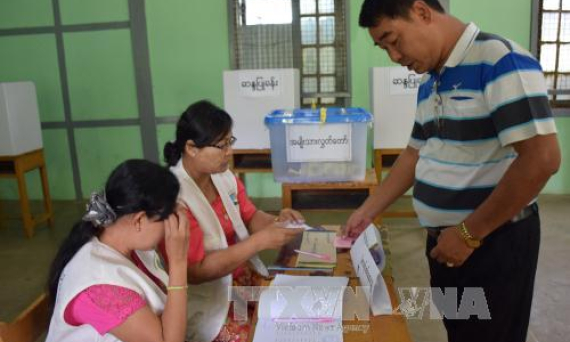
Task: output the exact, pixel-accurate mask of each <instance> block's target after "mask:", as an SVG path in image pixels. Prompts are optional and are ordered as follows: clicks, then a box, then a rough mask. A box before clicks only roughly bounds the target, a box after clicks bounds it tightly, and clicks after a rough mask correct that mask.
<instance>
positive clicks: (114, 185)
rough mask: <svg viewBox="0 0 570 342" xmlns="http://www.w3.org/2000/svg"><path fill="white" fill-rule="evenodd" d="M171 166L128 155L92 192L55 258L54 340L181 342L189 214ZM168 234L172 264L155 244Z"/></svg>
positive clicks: (52, 289) (52, 276)
mask: <svg viewBox="0 0 570 342" xmlns="http://www.w3.org/2000/svg"><path fill="white" fill-rule="evenodd" d="M179 188H180V187H179V183H178V181H177V180H176V178H175V177H174V176H173V175H172V174H171V173H170V172H169V171H168V170H166V169H165V168H163V167H161V166H159V165H156V164H154V163H151V162H148V161H145V160H128V161H126V162H123V163H122V164H120V165H119V166H118V167H117V168H116V169H115V170H114V171H113V172H112V173H111V175H110V176H109V179H108V181H107V183H106V186H105V191H104V193H103V194H93V195H92V196H91V200H90V202H89V204H88V208H87V213H86V214H85V216H84V217H83V220H82V221H80V222H79V223H77V224H76V225H75V226H74V227H73V230H72V231H71V232H70V234H69V235H68V236H67V238H66V239H65V241H64V242H63V244H62V246H61V247H60V249H59V251H58V253H57V256H56V258H55V260H54V261H53V264H52V267H51V271H50V275H49V281H48V287H49V300H50V308H51V310H52V312H53V315H52V319H51V323H50V328H49V332H48V337H47V341H48V342H51V341H58V342H67V341H103V340H104V341H137V342H146V341H148V342H151V341H152V342H159V341H168V342H182V341H184V339H185V326H186V324H185V323H186V312H187V307H186V301H187V292H186V288H187V285H186V284H187V281H186V278H187V261H186V260H187V253H188V221H187V218H186V216H185V212H184V211H183V210H180V209H179V210H178V211H177V213H175V206H176V198H177V196H178V192H179ZM161 240H164V241H165V252H166V255H168V257H169V260H170V267H169V272H168V274H166V272H165V271H164V269H161V267H160V265H159V263H158V261H159V259H158V254H156V252H154V248H155V247H156V246H157V245H158V243H159V242H160V241H161Z"/></svg>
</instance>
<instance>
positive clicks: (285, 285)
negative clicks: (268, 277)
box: [253, 274, 348, 342]
mask: <svg viewBox="0 0 570 342" xmlns="http://www.w3.org/2000/svg"><path fill="white" fill-rule="evenodd" d="M347 285H348V278H346V277H318V276H288V275H282V274H279V275H277V276H276V277H275V280H274V281H273V282H272V284H271V286H270V287H269V288H268V289H267V290H265V291H264V292H263V293H262V294H261V297H260V300H259V305H258V320H257V325H256V327H255V334H254V338H253V341H254V342H270V341H279V342H286V341H304V342H342V340H343V338H342V332H343V330H342V300H343V295H344V292H345V288H346V286H347ZM284 293H285V295H284ZM287 298H288V299H289V300H291V299H293V300H295V302H294V303H288V302H287ZM288 305H289V307H288ZM319 320H322V321H319Z"/></svg>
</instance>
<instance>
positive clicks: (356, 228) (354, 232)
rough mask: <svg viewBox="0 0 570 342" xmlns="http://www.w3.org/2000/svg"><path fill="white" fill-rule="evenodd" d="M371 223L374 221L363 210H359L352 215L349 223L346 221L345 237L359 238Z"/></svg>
mask: <svg viewBox="0 0 570 342" xmlns="http://www.w3.org/2000/svg"><path fill="white" fill-rule="evenodd" d="M371 223H372V220H371V219H370V218H368V216H367V215H365V214H364V212H363V211H362V210H361V208H358V209H357V210H356V211H355V212H353V213H352V215H350V217H349V218H348V221H346V226H345V227H344V230H343V235H344V236H348V237H351V238H357V237H358V236H359V235H360V233H362V232H363V231H364V230H365V229H366V227H368V226H369V225H370V224H371Z"/></svg>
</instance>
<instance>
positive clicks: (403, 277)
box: [0, 196, 570, 342]
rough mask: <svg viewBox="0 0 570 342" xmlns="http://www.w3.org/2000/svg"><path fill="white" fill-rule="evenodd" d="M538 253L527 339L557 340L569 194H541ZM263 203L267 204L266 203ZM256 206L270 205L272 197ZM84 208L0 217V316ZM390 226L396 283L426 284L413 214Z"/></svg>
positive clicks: (564, 310) (427, 341)
mask: <svg viewBox="0 0 570 342" xmlns="http://www.w3.org/2000/svg"><path fill="white" fill-rule="evenodd" d="M539 202H540V205H541V216H542V221H543V230H542V242H541V254H540V260H539V267H538V273H537V281H536V288H535V297H534V305H533V311H532V317H531V324H530V331H529V336H528V341H529V342H538V341H540V342H543V341H548V342H563V341H567V340H568V338H567V336H568V335H569V334H570V326H569V325H568V317H569V316H570V262H568V260H570V196H542V197H541V198H540V201H539ZM268 203H269V204H268ZM1 204H2V205H1V206H0V216H5V215H6V214H7V213H12V212H15V211H17V209H16V208H17V207H16V206H15V205H14V203H6V202H3V203H1ZM260 207H263V208H267V207H269V208H274V207H275V205H274V204H273V202H262V203H260ZM83 208H84V204H82V203H74V202H56V203H55V213H56V219H55V222H56V224H55V227H54V228H52V229H49V228H47V227H40V228H38V229H37V233H36V236H35V237H34V238H32V239H26V238H25V237H24V235H23V231H22V229H21V226H20V222H19V221H18V220H14V219H10V220H1V221H0V260H2V268H1V270H0V321H7V320H11V319H13V318H14V317H15V316H16V315H17V314H18V313H19V312H20V311H22V310H23V309H24V308H25V307H26V306H27V305H29V304H30V303H31V302H32V301H33V300H34V299H35V298H36V297H37V296H38V295H39V294H40V293H41V291H42V290H43V289H44V288H45V277H46V275H47V272H48V267H49V264H50V261H51V258H52V257H53V255H54V253H55V251H56V249H57V245H58V244H59V242H60V241H61V240H62V238H63V237H64V236H65V235H66V234H67V232H68V231H69V229H70V228H71V225H72V223H73V221H74V220H75V219H77V218H78V217H79V216H80V215H81V213H82V211H83ZM347 215H348V213H345V212H337V213H333V214H331V213H323V212H310V213H306V216H307V218H308V221H309V223H312V224H334V223H339V222H344V221H345V220H346V218H347ZM384 223H385V224H386V225H388V226H389V227H390V231H391V240H392V241H391V245H392V262H393V274H394V277H395V279H396V285H397V286H398V287H426V286H428V284H429V274H428V270H427V263H426V260H425V257H424V244H425V233H424V232H423V231H422V229H421V228H419V226H418V223H417V221H416V220H415V219H387V220H385V222H384ZM425 316H428V315H424V319H422V320H410V321H409V327H410V331H411V334H412V336H413V339H414V341H416V342H445V341H446V337H445V330H444V329H443V327H442V325H441V322H440V321H438V320H431V319H429V317H425Z"/></svg>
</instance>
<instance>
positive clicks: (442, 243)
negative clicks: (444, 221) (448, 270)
mask: <svg viewBox="0 0 570 342" xmlns="http://www.w3.org/2000/svg"><path fill="white" fill-rule="evenodd" d="M473 251H474V249H473V248H471V247H469V246H467V244H466V243H465V241H464V240H463V238H462V237H461V235H460V233H459V231H457V228H455V227H447V228H445V229H443V230H442V232H441V234H439V237H438V238H437V245H436V246H435V247H434V248H433V249H432V250H431V252H430V256H431V257H432V258H433V259H436V260H437V262H439V263H442V264H443V263H445V264H447V266H448V267H459V266H461V265H463V263H464V262H465V260H467V258H469V256H471V253H473Z"/></svg>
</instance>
